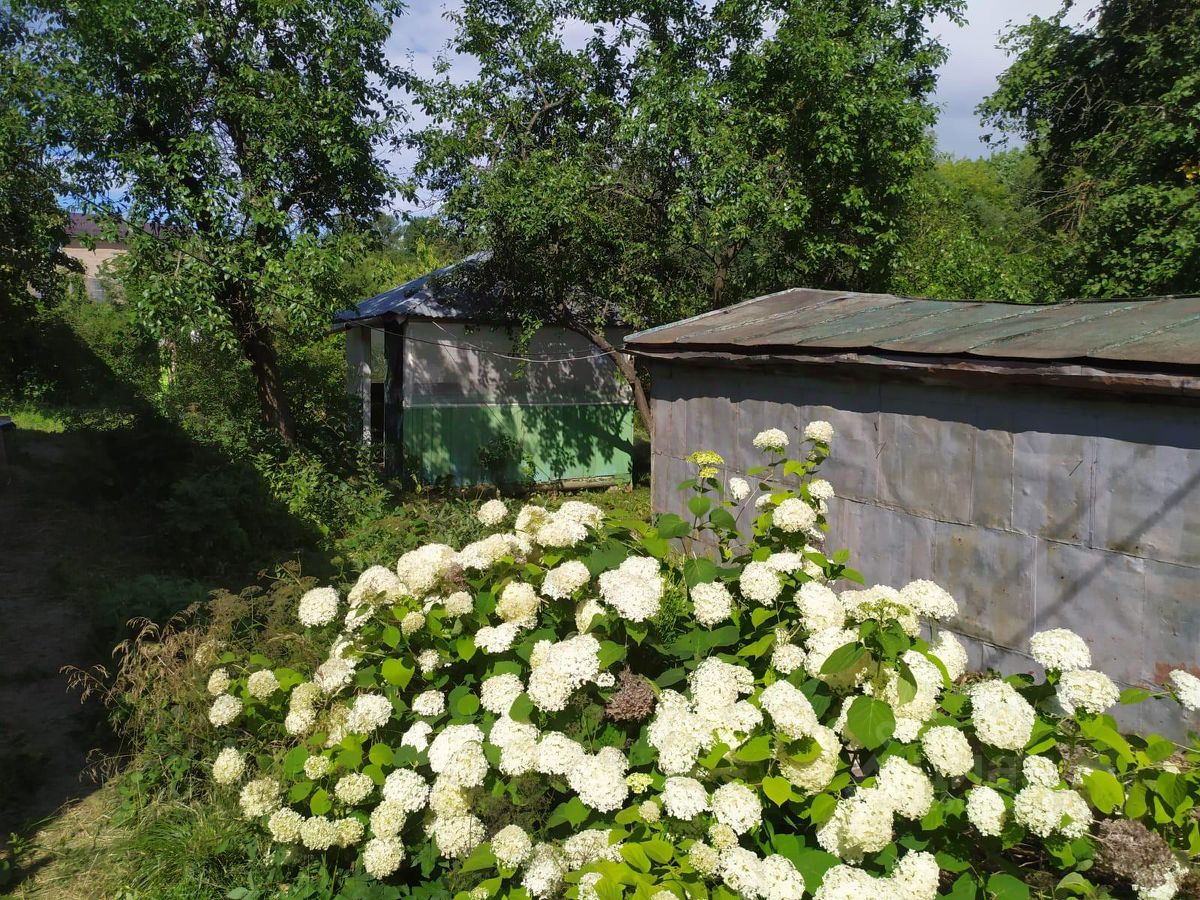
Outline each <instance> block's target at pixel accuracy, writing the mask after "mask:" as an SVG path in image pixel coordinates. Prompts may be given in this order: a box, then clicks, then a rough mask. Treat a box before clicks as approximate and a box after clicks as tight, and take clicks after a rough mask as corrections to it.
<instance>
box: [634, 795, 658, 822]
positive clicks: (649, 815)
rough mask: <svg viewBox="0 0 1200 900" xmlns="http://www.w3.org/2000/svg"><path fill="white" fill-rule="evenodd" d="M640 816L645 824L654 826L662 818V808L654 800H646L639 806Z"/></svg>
mask: <svg viewBox="0 0 1200 900" xmlns="http://www.w3.org/2000/svg"><path fill="white" fill-rule="evenodd" d="M638 815H639V816H641V817H642V821H643V822H646V823H647V824H650V825H653V824H654V823H655V822H657V821H658V820H659V819H661V818H662V807H661V806H659V805H658V804H657V803H655V802H654V801H653V800H645V801H643V802H641V803H639V804H638Z"/></svg>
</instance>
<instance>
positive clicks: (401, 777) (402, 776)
mask: <svg viewBox="0 0 1200 900" xmlns="http://www.w3.org/2000/svg"><path fill="white" fill-rule="evenodd" d="M383 799H384V800H387V801H390V802H392V803H395V804H396V807H397V809H399V810H400V811H401V812H403V813H415V812H420V811H421V810H422V809H424V808H425V803H426V802H427V801H428V799H429V784H428V782H426V781H425V779H424V778H422V777H421V776H420V774H418V773H417V772H414V771H413V770H412V769H396V770H394V771H392V772H389V773H388V776H387V778H385V779H384V781H383Z"/></svg>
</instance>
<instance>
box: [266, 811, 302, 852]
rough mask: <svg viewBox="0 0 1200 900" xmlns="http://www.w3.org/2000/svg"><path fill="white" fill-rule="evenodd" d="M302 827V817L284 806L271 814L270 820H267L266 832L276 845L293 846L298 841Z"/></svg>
mask: <svg viewBox="0 0 1200 900" xmlns="http://www.w3.org/2000/svg"><path fill="white" fill-rule="evenodd" d="M303 825H304V816H302V815H300V813H298V812H296V811H295V810H294V809H289V808H288V807H286V806H285V807H282V808H281V809H277V810H275V812H273V813H271V818H269V819H268V820H267V831H269V832H270V833H271V840H273V841H275V842H276V843H277V844H295V843H299V841H300V829H301V828H302V827H303Z"/></svg>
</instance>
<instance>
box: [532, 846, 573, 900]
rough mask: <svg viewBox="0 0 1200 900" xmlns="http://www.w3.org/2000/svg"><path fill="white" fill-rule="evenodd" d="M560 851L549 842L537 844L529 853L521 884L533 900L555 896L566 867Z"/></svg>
mask: <svg viewBox="0 0 1200 900" xmlns="http://www.w3.org/2000/svg"><path fill="white" fill-rule="evenodd" d="M563 863H564V860H563V858H562V853H561V852H560V851H559V850H558V848H557V847H554V846H553V845H551V844H538V845H537V846H536V847H534V848H533V852H532V853H531V854H530V858H529V862H528V864H527V865H526V866H525V875H524V877H523V878H522V879H521V884H522V885H524V887H525V890H527V891H529V895H530V896H531V897H533V898H535V900H545V898H548V897H553V896H555V895H556V894H557V893H558V891H559V888H560V887H561V886H562V883H563V876H564V875H566V868H565V866H564V865H563Z"/></svg>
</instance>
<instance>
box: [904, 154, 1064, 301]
mask: <svg viewBox="0 0 1200 900" xmlns="http://www.w3.org/2000/svg"><path fill="white" fill-rule="evenodd" d="M1036 188H1037V172H1036V162H1035V160H1034V159H1033V157H1031V156H1030V155H1029V154H1027V153H1025V152H1024V151H1023V150H1010V151H1006V152H1001V153H995V154H993V155H992V156H990V157H988V158H984V159H954V158H951V157H944V158H942V159H939V160H938V162H937V165H936V166H934V168H932V169H930V170H929V171H928V172H926V173H924V174H922V175H921V176H920V179H919V181H918V186H917V189H916V190H915V191H914V192H913V196H912V200H911V202H910V206H909V208H908V210H907V211H906V213H905V215H904V219H903V224H902V226H901V228H900V232H901V240H900V243H899V246H898V247H897V250H896V255H895V259H894V261H893V266H892V278H891V285H890V289H891V290H893V291H896V292H897V293H900V294H909V295H915V296H921V297H941V298H947V299H954V298H980V299H988V300H1020V301H1046V300H1051V299H1053V298H1054V296H1055V294H1056V292H1057V290H1058V287H1057V284H1056V282H1055V278H1054V271H1053V266H1052V259H1053V248H1054V246H1055V244H1054V242H1053V241H1050V240H1048V239H1047V237H1048V236H1047V235H1046V233H1045V232H1044V231H1043V229H1042V225H1041V213H1040V211H1039V209H1038V207H1037V205H1036V203H1035V199H1036Z"/></svg>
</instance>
